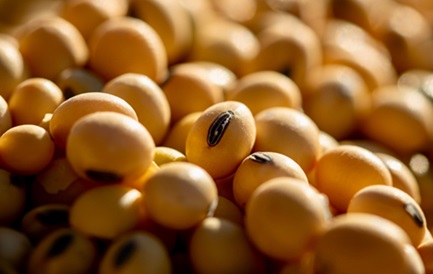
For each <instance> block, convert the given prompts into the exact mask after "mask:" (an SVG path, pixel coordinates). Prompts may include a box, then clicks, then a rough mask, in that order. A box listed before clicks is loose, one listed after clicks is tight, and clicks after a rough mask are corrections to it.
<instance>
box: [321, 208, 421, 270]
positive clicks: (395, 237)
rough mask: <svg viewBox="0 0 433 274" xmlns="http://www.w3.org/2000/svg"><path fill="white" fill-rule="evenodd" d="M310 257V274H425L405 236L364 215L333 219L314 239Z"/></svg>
mask: <svg viewBox="0 0 433 274" xmlns="http://www.w3.org/2000/svg"><path fill="white" fill-rule="evenodd" d="M314 256H315V259H314V273H322V272H323V271H325V273H327V272H328V273H353V274H365V273H371V274H397V273H398V274H399V273H402V274H403V273H417V274H422V273H425V272H424V267H423V264H422V261H421V258H420V256H419V255H418V253H417V252H416V249H415V248H414V247H413V246H412V245H411V244H410V240H409V238H408V237H407V235H406V233H405V232H404V231H403V230H402V229H401V228H400V227H399V226H397V225H396V224H394V223H392V222H391V221H388V220H386V219H383V218H381V217H378V216H375V215H371V214H366V213H353V214H343V215H340V216H337V217H335V218H334V219H333V220H332V221H331V223H330V224H329V226H328V227H327V228H326V231H325V232H324V233H323V234H322V235H321V236H320V237H319V239H318V240H317V246H316V250H315V252H314Z"/></svg>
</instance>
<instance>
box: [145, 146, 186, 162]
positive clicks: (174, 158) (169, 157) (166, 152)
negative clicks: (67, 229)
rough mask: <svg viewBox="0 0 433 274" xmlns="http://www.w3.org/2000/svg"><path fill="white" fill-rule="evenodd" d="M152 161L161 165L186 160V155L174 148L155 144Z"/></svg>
mask: <svg viewBox="0 0 433 274" xmlns="http://www.w3.org/2000/svg"><path fill="white" fill-rule="evenodd" d="M153 161H155V163H156V164H157V165H158V166H161V165H163V164H167V163H171V162H178V161H181V162H186V156H185V155H184V154H183V153H182V152H180V151H178V150H176V149H174V148H171V147H165V146H157V147H155V150H154V155H153Z"/></svg>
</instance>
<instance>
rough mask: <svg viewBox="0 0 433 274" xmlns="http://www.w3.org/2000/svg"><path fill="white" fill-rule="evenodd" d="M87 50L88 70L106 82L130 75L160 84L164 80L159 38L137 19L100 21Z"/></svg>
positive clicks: (165, 57)
mask: <svg viewBox="0 0 433 274" xmlns="http://www.w3.org/2000/svg"><path fill="white" fill-rule="evenodd" d="M89 50H90V61H89V62H90V67H91V68H92V69H93V70H94V71H95V72H97V73H98V74H100V75H101V76H102V77H104V78H105V79H106V80H111V79H113V78H114V77H117V76H119V75H121V74H124V73H128V72H133V73H142V74H145V75H147V76H148V77H149V78H150V79H152V80H153V81H155V82H156V83H161V82H162V81H164V80H165V78H166V76H167V55H166V53H165V49H164V45H163V43H162V41H161V38H160V37H159V36H158V34H157V33H156V31H155V30H154V29H153V28H152V27H150V26H149V24H147V23H145V22H144V21H142V20H140V19H138V18H133V17H128V16H123V17H118V18H110V19H108V20H106V21H104V22H103V23H101V24H100V25H98V26H97V28H96V29H95V30H94V31H93V32H92V35H91V36H90V38H89ZM143 60H145V61H143Z"/></svg>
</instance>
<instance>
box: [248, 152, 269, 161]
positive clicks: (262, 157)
mask: <svg viewBox="0 0 433 274" xmlns="http://www.w3.org/2000/svg"><path fill="white" fill-rule="evenodd" d="M250 158H251V159H253V161H254V162H257V163H260V164H265V163H269V162H272V157H271V156H269V155H268V154H266V153H263V152H255V153H253V154H251V155H250Z"/></svg>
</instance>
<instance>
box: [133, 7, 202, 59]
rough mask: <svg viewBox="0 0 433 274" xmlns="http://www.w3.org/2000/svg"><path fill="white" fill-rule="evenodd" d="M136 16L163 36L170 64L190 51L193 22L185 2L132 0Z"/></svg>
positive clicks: (192, 39)
mask: <svg viewBox="0 0 433 274" xmlns="http://www.w3.org/2000/svg"><path fill="white" fill-rule="evenodd" d="M131 5H132V6H133V8H134V9H135V11H136V16H137V17H138V18H140V19H142V20H143V21H144V22H146V23H148V24H149V25H150V26H151V27H152V28H153V29H154V30H155V31H156V32H157V33H158V36H160V37H161V41H162V43H163V44H164V48H165V51H166V54H167V59H168V63H169V64H175V63H178V62H179V61H180V60H182V59H183V58H185V56H186V55H187V54H188V53H189V52H190V50H191V47H192V43H193V41H194V38H193V35H194V33H193V24H192V21H191V18H190V14H189V12H188V11H187V9H186V8H185V7H184V5H183V3H181V2H179V1H176V0H163V1H161V0H145V1H132V4H131Z"/></svg>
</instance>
